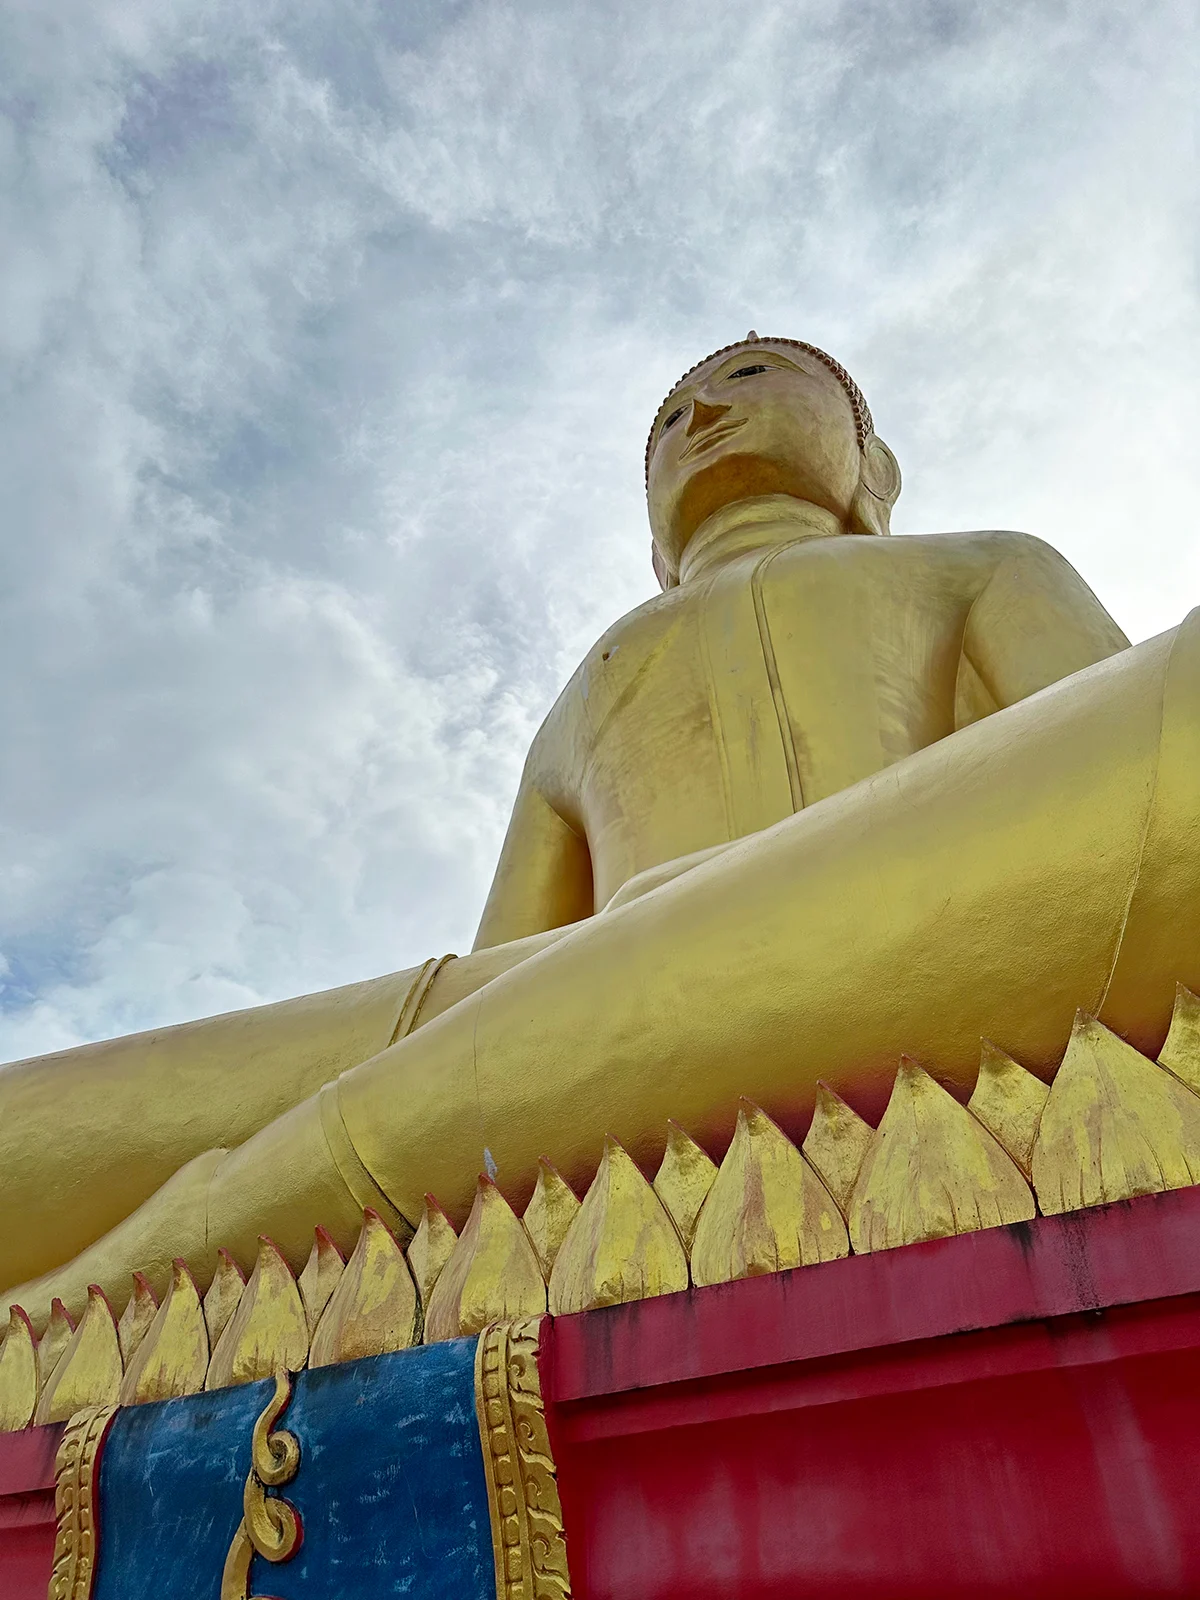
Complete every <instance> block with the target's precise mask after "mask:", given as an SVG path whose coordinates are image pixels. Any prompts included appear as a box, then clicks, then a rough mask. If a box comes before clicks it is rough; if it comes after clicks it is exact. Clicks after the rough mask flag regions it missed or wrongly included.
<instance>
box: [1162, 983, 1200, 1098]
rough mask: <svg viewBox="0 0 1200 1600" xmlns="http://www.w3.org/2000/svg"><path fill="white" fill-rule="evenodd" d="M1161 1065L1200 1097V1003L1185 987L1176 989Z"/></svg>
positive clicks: (1181, 986)
mask: <svg viewBox="0 0 1200 1600" xmlns="http://www.w3.org/2000/svg"><path fill="white" fill-rule="evenodd" d="M1158 1064H1159V1066H1160V1067H1166V1069H1167V1071H1168V1072H1170V1073H1171V1074H1173V1076H1175V1077H1176V1078H1178V1079H1179V1081H1180V1083H1183V1084H1186V1085H1187V1087H1188V1088H1189V1089H1191V1090H1192V1091H1193V1093H1195V1094H1200V1000H1197V998H1196V996H1195V995H1194V994H1193V993H1192V991H1191V990H1190V989H1185V988H1184V987H1183V985H1182V984H1181V983H1177V984H1176V985H1175V1007H1174V1010H1173V1011H1172V1012H1171V1026H1170V1029H1169V1030H1168V1033H1167V1037H1166V1041H1165V1043H1164V1044H1163V1047H1162V1049H1161V1050H1160V1051H1159V1053H1158Z"/></svg>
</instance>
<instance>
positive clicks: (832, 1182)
mask: <svg viewBox="0 0 1200 1600" xmlns="http://www.w3.org/2000/svg"><path fill="white" fill-rule="evenodd" d="M874 1132H875V1130H874V1128H873V1127H872V1126H871V1124H870V1123H869V1122H864V1121H863V1119H862V1118H861V1117H860V1116H859V1114H858V1112H857V1111H854V1110H852V1109H851V1107H850V1106H848V1105H847V1104H846V1102H845V1101H844V1100H843V1099H842V1098H841V1096H840V1095H836V1094H834V1092H833V1090H832V1089H831V1088H830V1087H829V1085H828V1084H827V1083H819V1084H818V1085H817V1098H816V1104H815V1106H814V1107H813V1119H812V1122H811V1123H810V1125H809V1129H808V1132H807V1133H806V1134H805V1136H804V1143H803V1144H802V1145H801V1146H800V1148H801V1150H802V1151H803V1153H804V1158H805V1160H806V1161H807V1162H808V1164H809V1165H810V1166H811V1167H812V1168H813V1170H814V1171H815V1172H816V1174H817V1176H818V1177H819V1178H820V1180H821V1182H822V1183H823V1184H824V1185H825V1187H826V1188H827V1189H828V1190H829V1192H830V1194H831V1195H832V1196H833V1198H834V1201H835V1202H836V1204H837V1207H838V1210H839V1211H840V1212H841V1213H842V1215H843V1216H846V1215H847V1214H848V1212H849V1210H850V1196H851V1195H852V1194H853V1192H854V1185H855V1183H856V1182H857V1181H858V1174H859V1172H860V1170H861V1168H862V1164H863V1161H864V1160H865V1159H866V1154H867V1149H868V1146H869V1145H870V1143H871V1137H872V1135H873V1134H874Z"/></svg>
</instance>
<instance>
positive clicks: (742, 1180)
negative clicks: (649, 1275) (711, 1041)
mask: <svg viewBox="0 0 1200 1600" xmlns="http://www.w3.org/2000/svg"><path fill="white" fill-rule="evenodd" d="M849 1254H850V1239H849V1236H848V1234H847V1233H846V1223H845V1220H844V1219H843V1217H842V1214H841V1212H840V1211H839V1210H838V1208H837V1206H836V1205H835V1204H834V1201H833V1196H832V1195H831V1194H830V1193H829V1191H828V1189H826V1187H825V1185H824V1184H823V1183H822V1182H821V1180H820V1178H818V1177H817V1175H816V1173H815V1172H814V1171H813V1169H812V1168H811V1167H810V1166H809V1164H808V1162H807V1161H805V1159H804V1157H803V1156H802V1155H801V1154H800V1152H799V1150H797V1149H796V1146H795V1145H794V1144H793V1143H792V1141H791V1140H790V1139H789V1138H788V1137H787V1135H786V1134H785V1133H784V1132H783V1131H782V1130H781V1129H780V1128H778V1127H777V1126H776V1125H775V1123H774V1122H772V1121H771V1118H770V1117H769V1116H767V1114H766V1112H765V1111H763V1110H762V1109H761V1108H760V1107H758V1106H756V1105H754V1104H753V1102H751V1101H749V1100H743V1101H742V1102H741V1104H740V1106H739V1107H738V1117H737V1127H736V1128H735V1130H734V1135H733V1142H732V1144H731V1145H730V1146H729V1149H728V1151H727V1152H726V1155H725V1159H724V1161H722V1163H721V1168H720V1171H719V1172H718V1173H717V1178H716V1182H715V1183H714V1184H713V1186H712V1189H711V1190H710V1192H709V1196H708V1199H707V1200H706V1201H705V1202H704V1209H703V1211H701V1213H700V1220H699V1222H698V1223H697V1225H696V1239H695V1243H694V1244H693V1245H692V1282H693V1283H695V1284H698V1285H702V1284H710V1283H728V1282H730V1281H731V1280H732V1279H735V1278H754V1277H759V1276H761V1275H763V1274H765V1273H768V1272H786V1271H787V1270H788V1269H789V1268H791V1267H799V1266H811V1265H812V1264H814V1263H815V1262H818V1261H835V1260H837V1259H838V1258H839V1257H841V1256H847V1255H849Z"/></svg>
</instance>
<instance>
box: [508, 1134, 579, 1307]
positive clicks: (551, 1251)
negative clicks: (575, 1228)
mask: <svg viewBox="0 0 1200 1600" xmlns="http://www.w3.org/2000/svg"><path fill="white" fill-rule="evenodd" d="M578 1210H579V1196H578V1195H577V1194H576V1193H575V1191H574V1189H572V1187H571V1185H570V1184H569V1183H568V1182H567V1180H566V1179H565V1178H564V1177H563V1175H562V1173H561V1172H559V1170H558V1168H557V1167H555V1166H552V1165H551V1164H550V1162H549V1161H548V1160H547V1159H546V1157H545V1156H539V1158H538V1175H537V1182H536V1183H535V1184H534V1186H533V1193H532V1195H531V1196H530V1197H529V1204H528V1205H527V1206H526V1207H525V1215H524V1217H523V1218H522V1221H523V1222H524V1224H525V1232H526V1233H527V1234H528V1235H529V1238H530V1242H531V1243H532V1245H533V1248H534V1251H535V1253H536V1255H537V1258H538V1266H539V1267H540V1268H541V1269H542V1277H543V1278H545V1280H546V1282H547V1283H549V1282H550V1274H551V1272H552V1271H553V1269H554V1263H555V1260H556V1259H557V1257H558V1252H559V1250H561V1248H562V1242H563V1240H564V1239H565V1238H566V1237H567V1230H568V1229H569V1228H570V1226H571V1224H572V1222H574V1220H575V1213H576V1212H577V1211H578Z"/></svg>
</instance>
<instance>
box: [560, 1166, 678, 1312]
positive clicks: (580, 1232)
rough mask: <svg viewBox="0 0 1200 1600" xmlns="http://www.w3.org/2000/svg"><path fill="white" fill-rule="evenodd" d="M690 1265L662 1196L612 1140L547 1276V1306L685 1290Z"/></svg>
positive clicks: (584, 1307)
mask: <svg viewBox="0 0 1200 1600" xmlns="http://www.w3.org/2000/svg"><path fill="white" fill-rule="evenodd" d="M687 1284H688V1263H687V1256H686V1254H685V1253H684V1248H683V1243H682V1241H681V1240H680V1237H679V1233H678V1231H677V1229H676V1227H675V1224H674V1223H673V1222H672V1221H671V1219H670V1217H669V1216H668V1215H667V1213H666V1211H665V1209H664V1208H663V1203H662V1201H661V1200H660V1199H659V1198H658V1196H657V1195H656V1194H655V1192H654V1190H653V1189H652V1188H651V1187H650V1185H649V1184H648V1183H647V1182H646V1179H645V1178H644V1177H643V1176H642V1174H641V1173H640V1172H639V1171H638V1169H637V1167H636V1166H635V1165H634V1163H633V1162H632V1161H631V1160H630V1158H629V1155H628V1153H627V1152H626V1151H625V1150H624V1149H623V1148H622V1147H621V1145H619V1144H618V1143H617V1141H616V1140H615V1139H613V1138H608V1139H606V1140H605V1141H604V1154H603V1156H602V1157H601V1159H600V1167H599V1170H598V1171H597V1173H596V1176H595V1177H594V1178H593V1179H592V1182H591V1185H590V1187H589V1189H588V1192H587V1194H586V1195H585V1196H584V1200H583V1204H582V1206H580V1208H579V1212H578V1214H577V1216H576V1218H575V1220H574V1222H572V1224H571V1226H570V1229H569V1230H568V1232H567V1237H566V1239H565V1240H564V1241H563V1244H562V1248H561V1249H560V1250H559V1252H558V1259H557V1260H556V1261H555V1263H554V1270H553V1272H552V1273H551V1274H550V1310H551V1311H552V1312H554V1314H555V1315H556V1316H557V1315H560V1314H561V1313H563V1312H567V1311H590V1310H592V1309H593V1307H595V1306H612V1305H619V1304H620V1303H621V1302H622V1301H625V1300H645V1299H648V1298H650V1297H651V1296H652V1295H659V1294H673V1293H674V1292H675V1291H676V1290H679V1289H686V1288H687Z"/></svg>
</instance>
